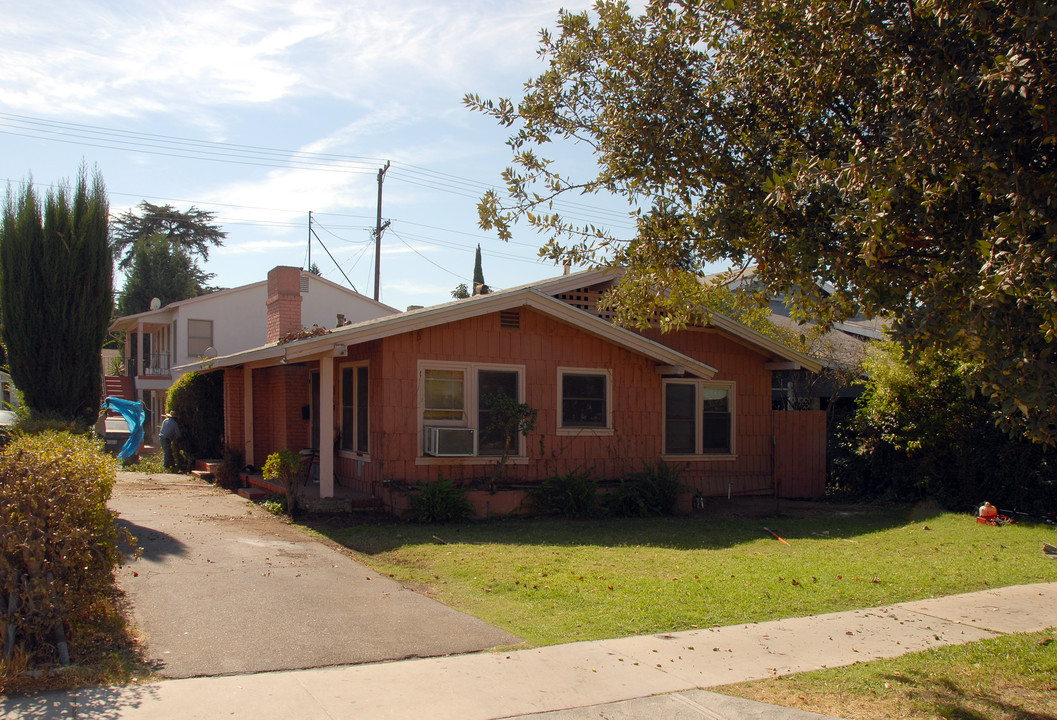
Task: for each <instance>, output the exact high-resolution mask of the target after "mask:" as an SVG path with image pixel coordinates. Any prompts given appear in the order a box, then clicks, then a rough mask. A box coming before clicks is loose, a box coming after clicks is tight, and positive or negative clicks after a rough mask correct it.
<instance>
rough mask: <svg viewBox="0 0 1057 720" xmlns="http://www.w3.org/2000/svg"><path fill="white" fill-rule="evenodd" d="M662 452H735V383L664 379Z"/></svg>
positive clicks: (693, 453) (710, 453)
mask: <svg viewBox="0 0 1057 720" xmlns="http://www.w3.org/2000/svg"><path fill="white" fill-rule="evenodd" d="M664 454H665V455H705V456H708V455H728V456H729V455H733V454H734V384H733V383H710V382H702V381H695V380H665V381H664Z"/></svg>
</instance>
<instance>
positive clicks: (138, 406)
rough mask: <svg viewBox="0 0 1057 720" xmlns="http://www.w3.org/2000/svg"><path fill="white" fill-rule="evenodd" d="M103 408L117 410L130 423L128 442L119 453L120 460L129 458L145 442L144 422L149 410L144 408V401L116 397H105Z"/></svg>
mask: <svg viewBox="0 0 1057 720" xmlns="http://www.w3.org/2000/svg"><path fill="white" fill-rule="evenodd" d="M103 408H105V409H107V410H116V411H117V412H118V413H120V415H121V417H123V418H125V422H126V423H128V442H126V443H125V445H124V447H122V448H121V452H119V453H118V454H117V458H118V460H128V459H129V458H130V457H132V455H133V454H134V453H135V452H136V451H137V450H139V446H140V445H141V444H142V443H143V423H144V421H145V420H146V419H147V412H146V411H145V410H144V409H143V403H141V402H139V401H133V400H123V399H121V398H116V397H108V398H104V399H103Z"/></svg>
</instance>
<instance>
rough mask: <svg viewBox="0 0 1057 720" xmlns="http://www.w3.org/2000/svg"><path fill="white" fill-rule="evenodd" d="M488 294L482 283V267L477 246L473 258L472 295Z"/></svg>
mask: <svg viewBox="0 0 1057 720" xmlns="http://www.w3.org/2000/svg"><path fill="white" fill-rule="evenodd" d="M487 292H488V286H487V285H485V282H484V267H483V266H482V265H481V245H480V244H478V245H477V252H476V253H474V256H473V294H474V295H484V294H485V293H487Z"/></svg>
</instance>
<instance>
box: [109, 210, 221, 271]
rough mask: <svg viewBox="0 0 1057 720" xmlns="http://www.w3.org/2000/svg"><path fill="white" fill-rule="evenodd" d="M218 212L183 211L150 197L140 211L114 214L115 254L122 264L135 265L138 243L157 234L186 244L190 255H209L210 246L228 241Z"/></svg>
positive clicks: (175, 244) (177, 244)
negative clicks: (151, 201)
mask: <svg viewBox="0 0 1057 720" xmlns="http://www.w3.org/2000/svg"><path fill="white" fill-rule="evenodd" d="M215 217H216V213H214V212H210V211H208V210H199V209H198V208H196V207H195V206H193V205H192V206H191V207H190V208H188V209H187V211H186V212H180V211H179V210H177V209H176V208H174V207H173V206H172V205H155V204H153V203H149V202H147V201H146V200H144V201H143V202H141V203H140V204H139V214H138V215H137V214H136V213H135V212H133V211H132V210H127V211H125V212H123V213H121V214H120V215H118V216H117V217H115V218H114V222H113V243H114V256H115V258H117V259H118V268H119V269H121V270H126V271H127V270H128V269H129V268H130V267H132V262H133V259H134V257H135V251H136V246H137V245H138V244H139V243H141V242H143V241H144V240H147V239H150V238H153V237H155V236H157V235H161V236H162V237H165V238H166V239H167V240H168V241H169V243H170V244H172V246H173V247H174V248H175V247H179V248H182V249H183V250H184V251H185V252H186V253H187V255H188V256H189V257H191V258H193V259H195V260H197V259H198V258H201V259H202V260H208V259H209V249H210V248H211V247H220V246H221V245H223V244H224V238H225V237H227V233H226V232H224V231H223V230H221V229H220V228H219V227H217V225H216V223H215V221H214V219H215Z"/></svg>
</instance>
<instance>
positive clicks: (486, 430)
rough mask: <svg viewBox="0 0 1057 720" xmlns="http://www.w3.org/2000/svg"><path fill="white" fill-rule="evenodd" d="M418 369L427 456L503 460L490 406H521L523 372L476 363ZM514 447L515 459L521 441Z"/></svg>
mask: <svg viewBox="0 0 1057 720" xmlns="http://www.w3.org/2000/svg"><path fill="white" fill-rule="evenodd" d="M419 368H420V372H419V378H420V383H421V390H420V403H421V418H422V429H423V447H424V451H425V452H426V454H431V455H438V456H441V455H443V456H464V455H473V454H475V453H476V455H481V456H498V455H502V454H503V450H504V448H505V445H506V437H505V436H504V435H503V433H502V431H501V430H500V429H498V428H497V427H496V426H495V419H496V418H495V410H494V408H495V400H496V399H497V398H500V397H507V398H510V399H512V400H514V401H515V402H523V401H522V397H523V395H524V383H523V377H524V369H523V368H521V367H509V366H494V365H478V364H475V363H436V364H432V363H420V365H419ZM446 428H465V431H463V430H455V431H452V430H447V429H446ZM514 443H515V445H514V447H513V449H512V451H511V454H512V455H520V454H521V437H520V436H518V437H517V438H515V439H514Z"/></svg>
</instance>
